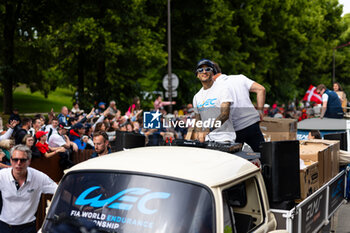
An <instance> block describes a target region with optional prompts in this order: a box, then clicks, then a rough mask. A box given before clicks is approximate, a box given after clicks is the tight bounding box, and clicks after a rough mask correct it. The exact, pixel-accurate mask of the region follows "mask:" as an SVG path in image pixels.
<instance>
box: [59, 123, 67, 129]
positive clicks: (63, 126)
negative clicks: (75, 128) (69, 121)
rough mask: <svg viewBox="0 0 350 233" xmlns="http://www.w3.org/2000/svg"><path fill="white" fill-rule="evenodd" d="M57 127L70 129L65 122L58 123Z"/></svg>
mask: <svg viewBox="0 0 350 233" xmlns="http://www.w3.org/2000/svg"><path fill="white" fill-rule="evenodd" d="M58 127H59V129H70V127H69V126H67V125H66V124H65V123H59V125H58Z"/></svg>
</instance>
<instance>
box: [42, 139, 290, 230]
mask: <svg viewBox="0 0 350 233" xmlns="http://www.w3.org/2000/svg"><path fill="white" fill-rule="evenodd" d="M67 218H69V219H71V220H74V221H76V222H77V223H79V224H81V225H83V226H84V225H89V224H92V223H93V224H94V225H95V226H96V228H98V230H101V231H104V232H117V233H135V232H145V233H214V232H217V233H222V232H225V233H228V232H270V231H273V230H275V229H276V220H275V217H274V214H273V213H272V212H271V211H270V208H269V202H268V198H267V194H266V190H265V184H264V181H263V178H262V175H261V172H260V169H259V168H258V167H257V166H255V165H253V164H252V163H250V162H248V161H247V160H245V159H242V158H240V157H238V156H235V155H232V154H229V153H225V152H220V151H215V150H208V149H201V148H190V147H171V146H169V147H143V148H136V149H131V150H127V151H122V152H117V153H113V154H110V155H106V156H103V157H99V158H94V159H90V160H88V161H85V162H82V163H80V164H77V165H76V166H74V167H72V168H71V169H69V171H68V172H67V173H66V174H65V176H64V177H63V179H62V180H61V182H60V184H59V187H58V189H57V191H56V193H55V195H54V197H53V200H52V203H51V206H50V209H49V211H48V214H47V218H46V220H45V222H44V224H43V227H42V229H41V231H42V232H44V233H45V232H53V229H54V228H56V227H57V226H59V224H60V223H62V221H61V220H62V219H67ZM279 232H287V231H279Z"/></svg>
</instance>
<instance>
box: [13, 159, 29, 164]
mask: <svg viewBox="0 0 350 233" xmlns="http://www.w3.org/2000/svg"><path fill="white" fill-rule="evenodd" d="M11 160H12V161H13V162H15V163H18V161H21V163H25V162H27V160H28V159H18V158H11Z"/></svg>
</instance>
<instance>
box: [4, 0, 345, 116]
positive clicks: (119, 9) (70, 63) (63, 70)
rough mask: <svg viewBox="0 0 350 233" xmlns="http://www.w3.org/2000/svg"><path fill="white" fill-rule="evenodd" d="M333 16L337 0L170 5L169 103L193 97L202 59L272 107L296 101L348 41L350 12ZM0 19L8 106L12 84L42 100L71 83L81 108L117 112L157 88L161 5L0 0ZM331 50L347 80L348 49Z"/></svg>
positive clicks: (136, 0) (325, 75)
mask: <svg viewBox="0 0 350 233" xmlns="http://www.w3.org/2000/svg"><path fill="white" fill-rule="evenodd" d="M341 14H342V7H341V5H339V3H338V0H285V1H278V0H246V1H243V2H242V1H239V0H231V1H228V0H210V1H209V0H201V1H199V0H192V1H185V0H177V1H172V2H171V40H172V59H171V60H172V67H173V72H174V73H176V74H177V75H178V77H179V79H180V86H179V88H178V90H177V92H178V94H179V96H178V97H177V98H176V101H177V102H178V103H183V104H185V103H189V102H191V100H192V97H193V95H194V94H195V93H196V91H198V89H199V88H200V83H199V81H198V80H197V79H196V77H195V75H194V68H195V64H196V63H197V61H198V60H200V59H202V58H209V59H212V60H214V61H216V62H218V63H219V65H220V66H221V68H222V70H223V72H224V73H227V74H239V73H242V74H245V75H246V76H248V77H250V78H251V79H253V80H255V81H257V82H259V83H261V84H263V85H264V86H265V87H266V89H267V102H270V103H271V102H274V101H275V100H278V101H288V100H293V99H300V98H301V97H302V96H303V95H304V93H305V91H306V89H307V87H308V86H309V85H310V84H314V85H317V84H319V83H324V84H326V85H327V86H329V87H331V84H332V64H333V49H334V48H336V47H337V46H339V45H341V44H345V43H347V42H349V41H350V31H349V30H350V29H349V25H350V17H349V15H345V16H344V17H341ZM0 19H1V24H0V31H1V36H0V45H1V46H0V80H1V87H2V90H3V93H4V104H5V105H6V106H7V107H6V106H5V108H4V109H5V111H6V112H8V111H9V110H10V108H11V106H12V102H11V101H12V90H13V88H14V87H16V85H17V84H18V83H25V84H27V85H28V86H29V87H30V89H31V90H32V91H37V90H40V91H41V92H42V93H43V94H44V95H46V96H47V95H48V93H49V92H50V91H51V90H54V89H55V88H56V87H57V86H62V87H67V88H74V89H76V90H77V91H78V92H79V100H80V102H81V104H82V105H83V107H90V105H91V103H93V102H94V101H109V100H111V99H115V100H116V101H117V103H118V105H119V106H118V107H120V108H122V109H125V108H126V107H127V106H128V105H129V104H130V102H131V98H132V97H133V96H135V95H141V93H142V92H152V91H155V90H157V91H161V90H163V88H162V85H161V82H162V77H163V76H164V75H165V74H166V73H167V2H166V1H161V0H152V1H150V0H118V1H107V0H101V1H91V0H88V1H86V0H85V1H83V0H50V1H48V0H31V1H29V0H16V1H2V2H1V3H0ZM334 51H335V64H336V67H335V70H336V81H339V82H341V83H342V84H344V86H348V85H349V81H348V80H349V79H348V76H349V69H350V68H349V67H348V66H347V65H346V64H347V63H348V59H349V58H350V57H349V56H350V47H348V48H347V47H342V48H339V49H336V50H334ZM146 104H147V103H146V102H144V103H143V105H144V106H145V105H146Z"/></svg>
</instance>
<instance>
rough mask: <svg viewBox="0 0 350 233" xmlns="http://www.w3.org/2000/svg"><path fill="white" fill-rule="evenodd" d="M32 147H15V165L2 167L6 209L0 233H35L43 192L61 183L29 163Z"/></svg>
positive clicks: (0, 216) (0, 183) (0, 174)
mask: <svg viewBox="0 0 350 233" xmlns="http://www.w3.org/2000/svg"><path fill="white" fill-rule="evenodd" d="M31 158H32V154H31V150H30V149H29V148H28V147H26V146H24V145H17V146H15V147H13V148H12V149H11V168H5V169H2V170H0V191H1V193H2V202H3V206H2V211H1V214H0V233H10V232H11V233H16V232H21V233H22V232H23V233H32V232H33V233H34V232H36V226H35V216H34V215H35V212H36V211H37V209H38V205H39V200H40V196H41V194H42V193H49V194H53V193H54V192H55V190H56V188H57V184H56V183H55V182H54V181H53V180H51V179H50V178H49V177H48V176H47V175H45V174H44V173H42V172H40V171H38V170H35V169H33V168H30V167H28V166H29V164H30V160H31Z"/></svg>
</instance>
